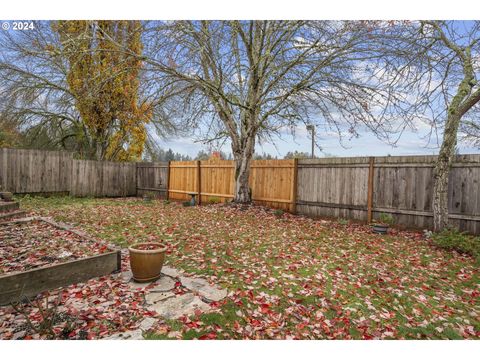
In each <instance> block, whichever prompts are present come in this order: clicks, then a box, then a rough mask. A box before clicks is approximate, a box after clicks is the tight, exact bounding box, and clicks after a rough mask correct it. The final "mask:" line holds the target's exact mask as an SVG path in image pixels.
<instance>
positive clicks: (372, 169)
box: [367, 156, 375, 224]
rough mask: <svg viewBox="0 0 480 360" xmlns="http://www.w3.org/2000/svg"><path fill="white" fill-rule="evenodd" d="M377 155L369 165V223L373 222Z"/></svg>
mask: <svg viewBox="0 0 480 360" xmlns="http://www.w3.org/2000/svg"><path fill="white" fill-rule="evenodd" d="M374 162H375V157H373V156H372V157H370V159H369V166H368V195H367V196H368V198H367V211H368V212H367V223H369V224H370V223H371V222H372V212H373V173H374V169H375V168H374Z"/></svg>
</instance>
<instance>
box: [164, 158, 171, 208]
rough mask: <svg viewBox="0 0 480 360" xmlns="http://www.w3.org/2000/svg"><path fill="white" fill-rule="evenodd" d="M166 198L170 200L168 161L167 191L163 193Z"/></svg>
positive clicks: (168, 168) (168, 166)
mask: <svg viewBox="0 0 480 360" xmlns="http://www.w3.org/2000/svg"><path fill="white" fill-rule="evenodd" d="M165 198H166V199H167V200H170V161H168V164H167V193H166V195H165Z"/></svg>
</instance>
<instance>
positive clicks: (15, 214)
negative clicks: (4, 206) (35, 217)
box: [0, 210, 27, 222]
mask: <svg viewBox="0 0 480 360" xmlns="http://www.w3.org/2000/svg"><path fill="white" fill-rule="evenodd" d="M26 214H27V212H26V211H24V210H17V211H10V212H1V213H0V222H5V221H9V220H13V219H17V218H21V217H24V216H25V215H26Z"/></svg>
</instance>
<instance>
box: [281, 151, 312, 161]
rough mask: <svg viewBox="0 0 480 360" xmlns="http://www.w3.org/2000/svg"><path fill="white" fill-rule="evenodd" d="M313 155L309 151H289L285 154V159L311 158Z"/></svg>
mask: <svg viewBox="0 0 480 360" xmlns="http://www.w3.org/2000/svg"><path fill="white" fill-rule="evenodd" d="M310 158H311V155H310V154H309V153H307V152H302V151H297V150H295V151H294V152H291V151H289V152H288V153H287V154H286V155H285V156H284V159H310Z"/></svg>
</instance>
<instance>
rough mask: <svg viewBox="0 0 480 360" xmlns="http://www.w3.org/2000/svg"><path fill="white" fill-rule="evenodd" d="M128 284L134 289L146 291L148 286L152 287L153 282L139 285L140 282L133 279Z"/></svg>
mask: <svg viewBox="0 0 480 360" xmlns="http://www.w3.org/2000/svg"><path fill="white" fill-rule="evenodd" d="M127 284H128V286H130V287H131V288H132V289H136V290H140V289H145V288H146V287H147V286H149V285H151V284H152V282H144V283H139V282H135V281H133V279H132V280H130V281H129V282H128V283H127Z"/></svg>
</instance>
